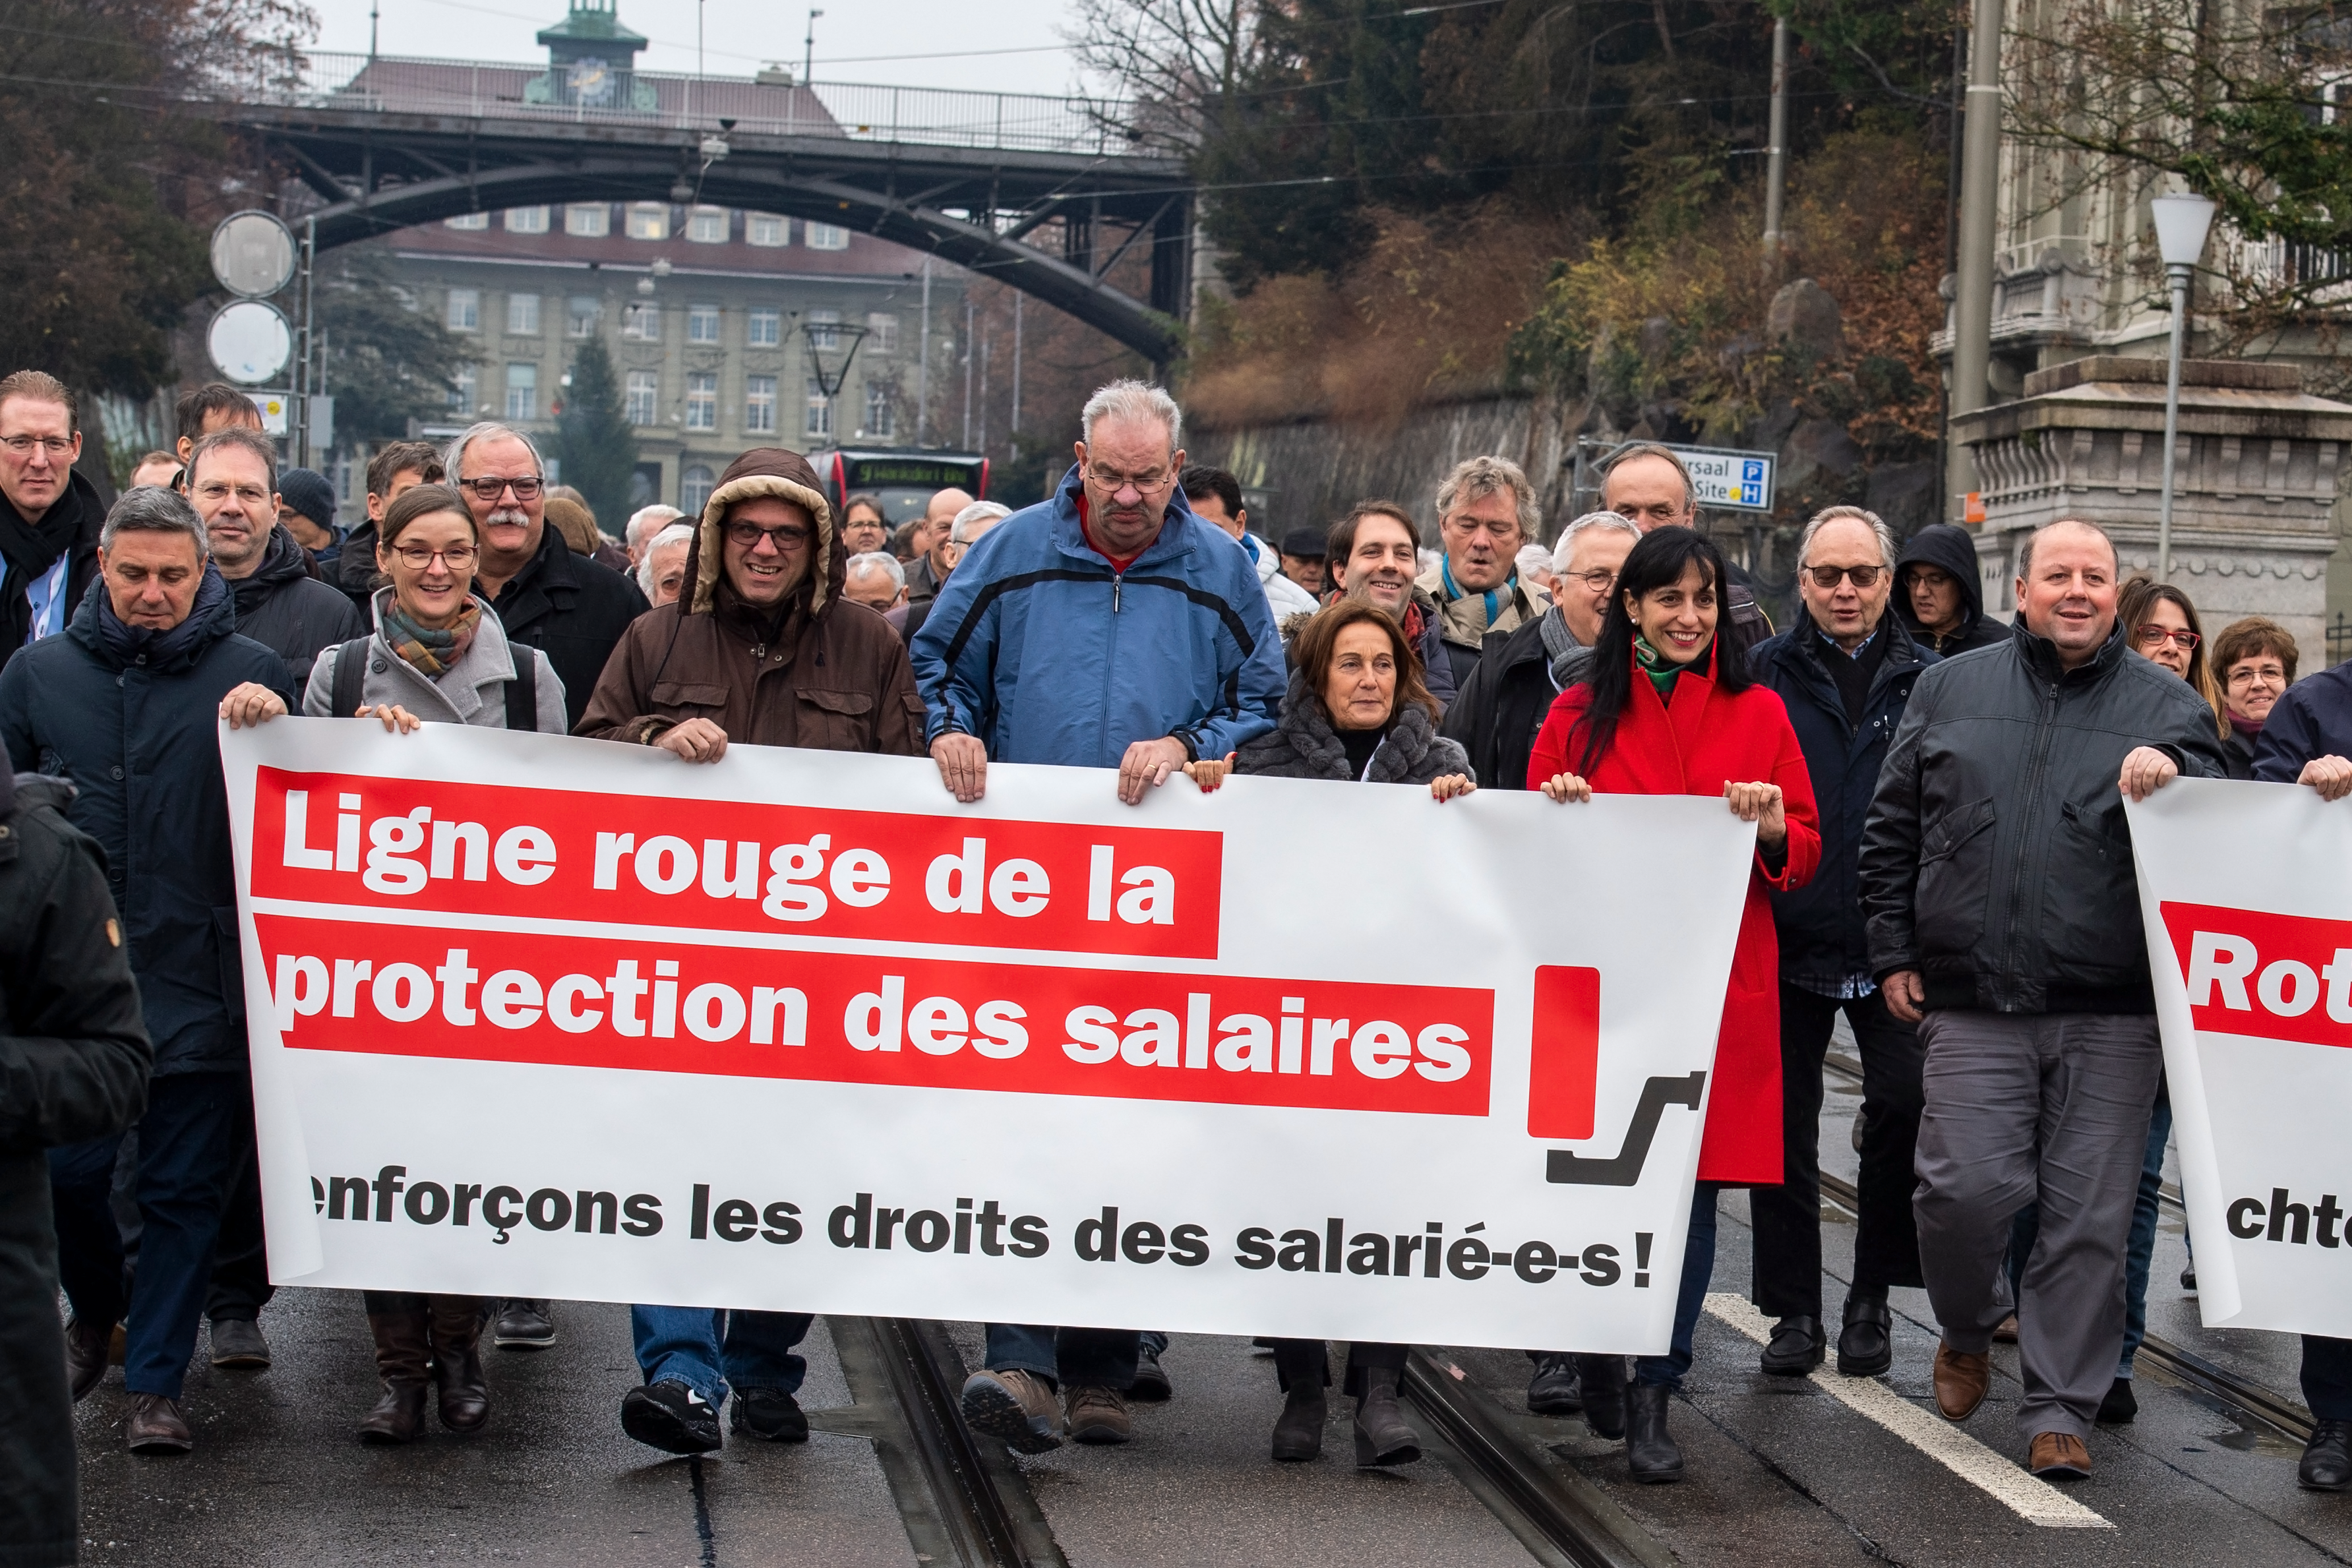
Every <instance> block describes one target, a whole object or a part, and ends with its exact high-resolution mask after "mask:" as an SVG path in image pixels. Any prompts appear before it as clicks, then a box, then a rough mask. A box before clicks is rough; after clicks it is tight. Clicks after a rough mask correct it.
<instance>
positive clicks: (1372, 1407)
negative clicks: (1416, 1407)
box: [1356, 1366, 1421, 1470]
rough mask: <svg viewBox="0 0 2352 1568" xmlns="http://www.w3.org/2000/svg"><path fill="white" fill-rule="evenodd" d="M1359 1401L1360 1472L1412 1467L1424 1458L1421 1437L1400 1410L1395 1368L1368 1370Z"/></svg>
mask: <svg viewBox="0 0 2352 1568" xmlns="http://www.w3.org/2000/svg"><path fill="white" fill-rule="evenodd" d="M1363 1379H1364V1392H1363V1393H1362V1394H1360V1395H1359V1396H1358V1398H1357V1400H1356V1464H1357V1467H1358V1468H1360V1469H1368V1470H1369V1469H1377V1468H1380V1467H1381V1466H1383V1465H1410V1464H1412V1462H1413V1461H1414V1460H1416V1459H1418V1458H1421V1436H1420V1434H1418V1433H1416V1432H1415V1431H1413V1429H1412V1425H1411V1424H1410V1423H1408V1422H1407V1421H1406V1420H1405V1418H1404V1412H1403V1411H1402V1410H1400V1409H1398V1408H1397V1373H1396V1368H1394V1367H1392V1366H1391V1367H1367V1368H1365V1369H1364V1372H1363Z"/></svg>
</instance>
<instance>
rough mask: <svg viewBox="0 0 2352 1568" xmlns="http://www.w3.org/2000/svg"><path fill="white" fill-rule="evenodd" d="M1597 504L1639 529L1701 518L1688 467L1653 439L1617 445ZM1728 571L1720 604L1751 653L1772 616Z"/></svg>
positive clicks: (1693, 523)
mask: <svg viewBox="0 0 2352 1568" xmlns="http://www.w3.org/2000/svg"><path fill="white" fill-rule="evenodd" d="M1601 507H1602V509H1603V510H1608V511H1613V512H1615V513H1616V514H1617V515H1618V516H1620V517H1624V518H1631V519H1632V520H1633V526H1634V527H1636V528H1638V529H1640V530H1641V531H1643V533H1647V532H1649V531H1651V530H1652V529H1656V528H1696V527H1698V526H1699V524H1700V521H1701V520H1700V517H1699V511H1698V487H1697V486H1696V485H1694V484H1693V483H1692V482H1691V476H1690V469H1689V468H1686V467H1685V466H1684V463H1683V460H1682V458H1681V457H1680V456H1678V455H1677V454H1676V453H1675V449H1674V448H1673V447H1667V446H1664V445H1662V444H1660V443H1658V442H1656V441H1636V442H1634V443H1633V445H1631V446H1628V447H1620V448H1618V451H1617V454H1616V456H1614V457H1613V458H1610V459H1609V468H1608V471H1607V472H1606V473H1604V474H1603V475H1602V476H1601ZM1733 575H1734V581H1733V582H1732V583H1731V584H1730V587H1729V589H1728V591H1727V592H1726V593H1725V595H1724V600H1723V602H1724V608H1725V609H1727V610H1728V611H1729V612H1730V614H1731V635H1732V637H1735V638H1737V639H1738V643H1739V646H1740V647H1742V648H1744V649H1746V650H1748V652H1750V653H1753V652H1754V651H1755V650H1756V647H1757V645H1758V644H1759V643H1761V642H1762V641H1763V640H1764V639H1765V638H1766V637H1770V636H1771V635H1772V622H1771V620H1770V619H1769V617H1767V616H1766V615H1765V614H1764V609H1763V606H1762V605H1759V604H1758V603H1757V602H1756V595H1754V594H1752V593H1750V592H1748V585H1747V584H1744V583H1741V582H1738V580H1737V577H1738V572H1737V570H1736V569H1735V571H1734V574H1733Z"/></svg>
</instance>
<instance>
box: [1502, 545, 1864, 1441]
mask: <svg viewBox="0 0 2352 1568" xmlns="http://www.w3.org/2000/svg"><path fill="white" fill-rule="evenodd" d="M1724 582H1725V571H1724V563H1723V556H1722V554H1721V552H1718V551H1717V549H1716V547H1715V545H1714V544H1713V542H1710V541H1709V540H1708V539H1707V538H1706V535H1704V534H1702V533H1700V532H1698V531H1696V530H1695V529H1688V528H1661V529H1657V530H1655V531H1653V532H1651V533H1648V534H1646V535H1644V536H1643V540H1642V542H1640V543H1639V544H1636V545H1635V546H1633V552H1632V553H1631V554H1629V555H1627V556H1626V557H1625V563H1624V564H1623V565H1622V566H1621V567H1619V568H1618V571H1617V592H1616V595H1615V596H1614V597H1613V598H1612V600H1611V601H1610V604H1609V612H1608V615H1607V616H1606V617H1605V618H1604V619H1603V620H1602V621H1601V634H1600V637H1599V639H1598V641H1596V642H1595V643H1594V645H1593V658H1592V665H1591V673H1590V674H1589V676H1588V677H1587V678H1586V679H1585V680H1584V681H1583V682H1581V683H1580V684H1577V685H1574V686H1570V688H1568V689H1566V690H1565V691H1562V692H1561V693H1560V694H1559V700H1556V701H1555V702H1554V703H1553V704H1552V709H1551V713H1550V715H1549V717H1547V718H1546V719H1545V720H1544V725H1543V729H1542V731H1541V732H1540V733H1538V735H1537V737H1536V745H1535V752H1534V754H1533V756H1532V757H1531V758H1530V759H1529V760H1528V788H1530V789H1540V790H1542V791H1543V792H1544V794H1546V795H1549V796H1550V797H1551V798H1552V799H1553V800H1556V801H1587V800H1591V798H1592V796H1593V795H1594V793H1595V792H1599V793H1601V794H1604V795H1715V796H1719V797H1720V798H1722V799H1723V800H1725V801H1726V802H1727V803H1728V805H1729V806H1730V809H1731V810H1732V812H1733V813H1734V814H1735V815H1737V816H1738V817H1739V819H1740V820H1741V821H1743V822H1752V823H1754V824H1755V825H1756V856H1755V862H1754V867H1753V868H1752V870H1751V871H1750V873H1749V875H1748V899H1747V904H1746V907H1745V908H1744V909H1743V910H1741V912H1740V917H1739V942H1738V946H1737V947H1736V948H1735V949H1734V950H1733V952H1732V958H1731V982H1730V985H1729V988H1728V989H1727V991H1726V993H1725V994H1724V1000H1723V1022H1722V1025H1721V1027H1720V1028H1719V1030H1718V1031H1717V1037H1716V1047H1715V1069H1714V1071H1713V1072H1712V1073H1711V1074H1710V1075H1709V1077H1710V1079H1711V1080H1712V1081H1711V1082H1710V1083H1709V1084H1708V1086H1707V1094H1706V1129H1705V1131H1704V1132H1703V1133H1702V1134H1701V1138H1700V1142H1699V1155H1698V1189H1697V1191H1696V1193H1695V1194H1693V1196H1692V1201H1691V1217H1690V1237H1689V1242H1688V1244H1687V1247H1686V1248H1685V1252H1684V1254H1683V1272H1682V1283H1681V1287H1680V1291H1679V1294H1678V1295H1677V1296H1676V1297H1675V1325H1674V1339H1673V1344H1672V1349H1671V1350H1670V1351H1669V1352H1668V1353H1667V1354H1664V1355H1648V1356H1643V1357H1640V1358H1639V1359H1638V1360H1637V1361H1636V1362H1635V1363H1634V1385H1633V1389H1632V1390H1631V1391H1630V1394H1628V1393H1627V1391H1626V1390H1625V1363H1624V1362H1623V1360H1622V1358H1621V1357H1618V1356H1613V1355H1612V1356H1580V1357H1579V1358H1578V1360H1579V1362H1580V1367H1581V1371H1582V1373H1583V1384H1584V1406H1585V1413H1586V1419H1587V1420H1588V1421H1589V1422H1590V1423H1591V1426H1592V1427H1593V1429H1594V1430H1595V1431H1596V1432H1599V1433H1601V1435H1602V1436H1612V1437H1613V1436H1617V1432H1616V1431H1612V1430H1611V1428H1612V1426H1618V1427H1619V1429H1620V1430H1622V1429H1624V1428H1623V1427H1622V1426H1619V1424H1620V1423H1621V1422H1622V1423H1624V1424H1625V1426H1630V1428H1631V1431H1630V1434H1629V1436H1628V1438H1627V1443H1626V1458H1627V1460H1628V1462H1629V1463H1630V1466H1631V1468H1632V1470H1633V1479H1635V1480H1637V1481H1678V1480H1680V1479H1682V1475H1683V1456H1682V1450H1681V1449H1680V1448H1679V1447H1676V1446H1675V1440H1674V1438H1673V1437H1672V1436H1669V1435H1668V1434H1667V1431H1666V1401H1667V1399H1668V1397H1669V1396H1670V1395H1671V1394H1673V1392H1674V1391H1675V1388H1677V1387H1679V1386H1680V1385H1681V1384H1682V1379H1683V1374H1684V1373H1686V1372H1688V1371H1689V1370H1690V1364H1691V1340H1692V1334H1693V1331H1695V1330H1696V1327H1697V1323H1698V1313H1699V1308H1700V1307H1701V1306H1702V1305H1703V1304H1704V1303H1705V1301H1706V1287H1707V1282H1708V1280H1709V1279H1712V1278H1713V1276H1714V1272H1715V1203H1716V1194H1717V1192H1718V1191H1720V1190H1721V1189H1722V1188H1723V1187H1726V1186H1769V1185H1774V1184H1778V1183H1779V1182H1780V1150H1781V1126H1780V943H1779V942H1778V940H1777V939H1776V937H1775V936H1774V934H1773V928H1772V908H1771V905H1770V903H1769V900H1767V898H1766V890H1767V889H1780V890H1783V891H1786V890H1788V889H1793V888H1801V887H1802V886H1804V885H1805V883H1807V882H1808V881H1810V880H1811V879H1812V875H1813V868H1814V867H1815V866H1816V865H1817V864H1819V862H1820V860H1821V853H1822V836H1821V819H1820V816H1818V814H1817V813H1816V812H1815V810H1814V807H1813V786H1812V780H1811V777H1810V776H1809V775H1808V774H1807V773H1806V772H1805V759H1804V753H1803V752H1802V751H1801V749H1800V747H1799V745H1798V742H1797V732H1796V731H1795V730H1794V729H1793V728H1792V727H1791V726H1790V723H1789V713H1788V710H1787V709H1785V708H1784V707H1782V706H1781V704H1780V697H1779V696H1778V695H1777V694H1776V693H1774V692H1773V691H1772V690H1771V689H1769V687H1763V686H1759V685H1756V684H1755V683H1754V682H1753V681H1751V680H1750V679H1748V668H1747V663H1746V659H1745V656H1744V653H1743V651H1742V649H1741V648H1740V646H1739V643H1738V639H1737V638H1735V637H1717V635H1716V634H1717V628H1718V626H1720V624H1721V620H1722V615H1721V606H1722V590H1723V584H1724ZM1662 934H1663V935H1664V939H1665V940H1668V941H1671V940H1673V933H1672V932H1671V931H1666V932H1664V933H1662Z"/></svg>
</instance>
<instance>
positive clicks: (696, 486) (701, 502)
mask: <svg viewBox="0 0 2352 1568" xmlns="http://www.w3.org/2000/svg"><path fill="white" fill-rule="evenodd" d="M716 488H717V483H716V481H715V480H713V479H712V478H711V476H710V470H709V468H704V467H703V466H702V465H701V464H700V463H697V464H695V465H694V467H692V468H688V469H687V470H686V472H684V473H683V474H680V475H679V476H678V479H677V505H678V510H681V511H683V512H685V513H686V514H687V515H688V516H689V517H699V516H700V515H702V509H703V508H704V507H706V506H709V504H710V492H711V491H712V490H713V489H716Z"/></svg>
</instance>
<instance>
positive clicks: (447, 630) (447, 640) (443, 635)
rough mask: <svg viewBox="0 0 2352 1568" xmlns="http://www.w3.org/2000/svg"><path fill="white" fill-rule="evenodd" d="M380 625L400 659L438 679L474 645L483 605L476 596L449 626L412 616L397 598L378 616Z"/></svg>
mask: <svg viewBox="0 0 2352 1568" xmlns="http://www.w3.org/2000/svg"><path fill="white" fill-rule="evenodd" d="M377 629H379V630H380V631H382V632H383V640H384V645H385V646H386V647H390V648H391V649H392V651H393V652H394V653H396V654H398V655H399V656H400V661H401V662H402V663H403V664H405V665H407V666H408V667H410V668H413V669H415V671H416V672H417V673H418V674H419V675H422V676H424V677H425V679H427V680H434V679H439V678H440V677H442V676H444V675H446V674H447V673H448V672H449V671H450V670H451V669H453V668H456V667H457V661H458V660H460V659H462V658H465V657H466V650H467V648H469V647H473V646H474V636H475V634H476V633H477V632H479V631H480V630H481V629H482V606H481V605H478V604H477V603H476V602H475V601H474V600H472V599H467V601H466V607H465V608H464V609H462V610H460V611H458V612H457V619H456V620H454V621H451V622H450V623H449V624H448V625H447V626H425V624H424V623H422V622H420V621H417V620H415V619H414V618H413V617H411V616H409V614H408V613H407V612H406V611H404V610H403V609H402V608H401V607H400V601H399V600H398V599H397V598H394V599H393V600H392V601H391V602H389V603H388V604H386V605H384V607H383V615H382V616H379V617H378V618H377Z"/></svg>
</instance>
